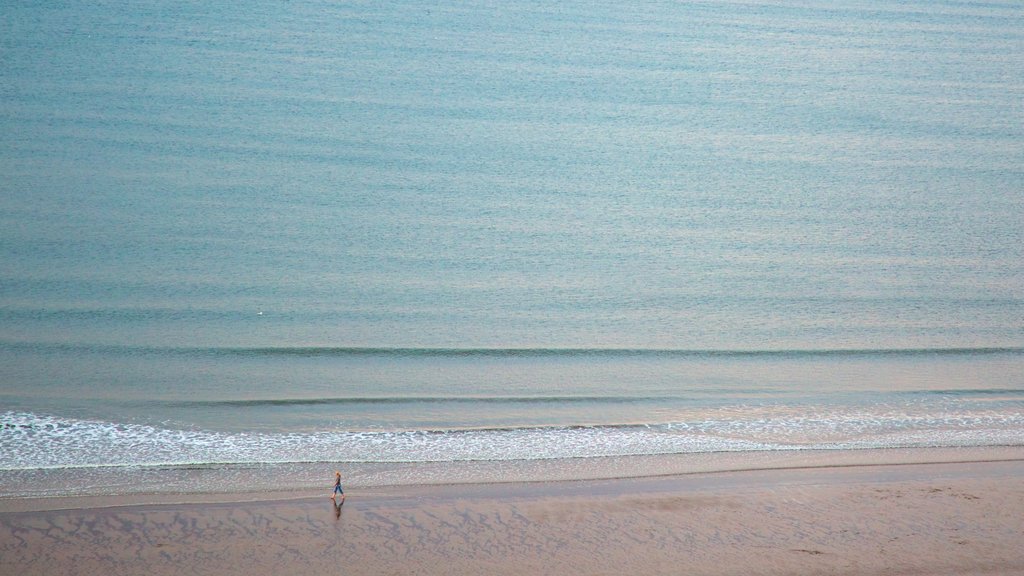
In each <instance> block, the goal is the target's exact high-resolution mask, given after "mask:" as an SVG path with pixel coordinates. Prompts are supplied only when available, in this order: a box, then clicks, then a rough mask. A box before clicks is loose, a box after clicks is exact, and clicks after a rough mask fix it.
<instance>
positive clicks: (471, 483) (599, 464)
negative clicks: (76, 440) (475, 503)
mask: <svg viewBox="0 0 1024 576" xmlns="http://www.w3.org/2000/svg"><path fill="white" fill-rule="evenodd" d="M1008 461H1024V446H997V447H956V448H947V447H943V448H891V449H878V448H872V449H864V450H798V451H792V452H777V451H754V452H721V453H700V454H669V455H645V456H619V457H600V458H581V459H574V460H537V461H525V462H523V461H519V462H517V461H512V462H508V461H499V462H489V463H476V462H474V463H412V464H393V465H388V464H381V465H380V466H381V467H382V468H385V469H386V468H387V467H389V466H391V467H395V468H398V467H401V468H414V469H417V470H419V472H420V476H421V477H423V478H426V479H427V481H422V482H396V483H392V484H385V483H360V482H359V481H353V480H352V477H351V475H350V474H349V473H348V472H347V470H346V473H345V474H344V475H343V476H344V478H345V481H344V484H345V486H346V490H349V491H352V490H356V491H358V492H360V493H363V494H374V495H381V496H383V495H400V494H402V493H406V492H409V493H415V492H417V491H422V490H431V489H443V488H444V487H447V486H455V487H461V488H460V489H464V488H466V487H478V486H491V485H495V486H509V485H518V484H524V485H528V486H536V487H543V486H545V485H551V484H558V483H565V484H571V483H574V482H588V481H630V480H644V479H651V478H670V477H675V476H690V475H699V474H726V473H740V472H758V471H773V470H815V469H833V468H835V469H838V468H862V467H873V466H907V465H929V464H974V463H977V464H980V463H989V462H1008ZM467 464H468V465H470V466H474V467H476V468H477V470H476V474H475V477H474V476H473V475H470V476H469V479H468V480H463V481H444V480H441V481H429V480H430V478H431V470H433V469H444V468H450V467H453V466H460V465H461V466H466V465H467ZM346 466H347V465H346V464H344V463H326V464H317V465H310V467H313V468H316V469H318V470H319V469H322V470H324V471H325V472H324V475H325V477H327V475H329V474H330V471H329V470H328V469H330V470H334V469H335V468H336V467H341V468H342V469H343V470H345V469H346ZM190 472H191V471H190ZM68 473H74V471H69V472H68ZM211 473H212V472H211ZM499 475H500V476H501V477H502V478H503V479H500V480H479V479H478V478H481V477H483V478H494V477H497V476H499ZM380 476H381V474H378V477H380ZM438 477H441V478H443V476H440V475H438ZM325 482H326V481H325ZM538 489H542V488H538ZM324 490H327V489H326V488H322V489H321V488H317V487H309V486H301V487H288V488H282V487H281V484H280V483H278V484H275V485H272V486H271V487H269V488H267V489H260V490H248V491H201V492H166V493H160V492H139V493H123V494H117V495H103V494H92V495H74V494H72V495H67V496H48V497H4V498H0V514H2V513H5V512H29V511H48V510H73V509H94V508H114V507H125V506H138V505H149V504H156V505H159V504H166V505H172V504H173V505H187V504H199V503H205V504H212V503H242V502H263V501H278V500H279V501H287V500H301V499H304V498H315V497H317V496H318V495H319V494H320V493H321V492H323V491H324Z"/></svg>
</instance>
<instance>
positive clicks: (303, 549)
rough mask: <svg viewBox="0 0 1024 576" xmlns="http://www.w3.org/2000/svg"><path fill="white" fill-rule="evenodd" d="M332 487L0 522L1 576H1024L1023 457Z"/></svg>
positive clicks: (6, 517)
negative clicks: (339, 497)
mask: <svg viewBox="0 0 1024 576" xmlns="http://www.w3.org/2000/svg"><path fill="white" fill-rule="evenodd" d="M328 494H329V492H328V491H327V490H326V489H325V491H324V493H323V494H322V495H320V496H318V497H301V498H294V499H277V500H260V501H239V502H193V503H185V504H146V505H130V506H111V507H102V508H83V509H67V510H43V511H8V512H3V513H0V573H2V574H24V575H26V576H27V575H33V574H69V575H71V574H83V575H100V574H155V575H160V574H186V573H202V574H245V575H251V576H261V575H268V576H269V575H275V576H276V575H279V574H294V573H298V574H313V573H316V574H346V575H361V574H456V575H460V574H466V575H469V574H481V573H486V574H491V575H502V574H628V573H633V574H985V573H991V574H1024V545H1022V543H1024V460H1019V459H1018V460H1007V461H1001V462H965V463H941V464H908V465H869V466H843V467H829V466H826V467H817V468H791V469H781V470H752V471H738V472H722V473H700V474H688V475H677V476H666V477H657V478H641V479H622V480H600V481H575V482H550V483H532V484H531V483H517V484H490V485H468V486H440V487H400V488H391V489H375V490H372V491H369V490H367V491H358V492H357V491H354V490H350V494H349V496H348V498H347V501H346V502H345V504H344V505H343V506H341V507H340V508H336V507H335V506H334V505H333V504H332V501H331V500H330V499H329V498H328ZM239 499H241V498H239ZM115 503H116V502H115Z"/></svg>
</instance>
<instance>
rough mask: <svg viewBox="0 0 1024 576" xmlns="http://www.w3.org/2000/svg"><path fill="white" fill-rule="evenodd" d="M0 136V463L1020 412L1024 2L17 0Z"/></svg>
mask: <svg viewBox="0 0 1024 576" xmlns="http://www.w3.org/2000/svg"><path fill="white" fill-rule="evenodd" d="M0 174H2V175H3V176H2V177H0V498H15V497H27V496H79V495H105V494H123V493H142V494H148V493H166V492H171V493H198V492H225V491H226V492H231V491H250V490H256V491H259V490H290V489H308V488H311V487H314V486H320V485H321V484H322V485H323V486H326V487H327V488H328V489H329V487H330V484H331V483H332V481H333V473H334V470H336V469H338V470H342V472H343V475H344V476H345V479H346V482H347V484H348V485H349V486H355V487H360V486H363V487H373V486H384V485H390V484H416V483H438V482H441V483H444V482H464V481H484V482H495V481H503V480H508V479H517V480H546V479H552V478H560V477H563V476H571V477H579V476H587V477H598V476H601V475H605V476H616V475H631V474H643V473H646V472H647V471H648V470H649V469H648V468H647V467H646V466H647V465H646V464H645V462H647V460H645V459H650V458H658V457H665V456H670V457H671V456H693V457H695V458H703V457H706V456H708V457H709V456H712V455H720V454H728V455H732V456H733V457H735V458H745V457H748V456H749V457H750V458H752V459H754V458H757V457H759V456H763V455H765V454H776V453H787V454H788V453H812V452H815V451H836V452H842V453H853V452H855V451H869V450H871V449H898V448H936V449H951V448H960V447H977V446H986V447H993V446H1022V445H1024V6H1022V5H1021V4H1020V3H1018V2H1014V1H1006V2H1001V1H998V0H996V1H988V2H973V1H948V2H947V1H917V2H915V1H906V2H894V1H883V0H879V1H871V0H862V1H853V0H851V1H838V2H833V1H823V0H822V1H818V0H802V1H792V2H775V1H759V0H750V1H744V2H738V1H736V2H734V1H729V0H723V1H711V2H686V1H683V2H639V3H632V4H629V5H627V6H623V5H622V3H599V2H577V1H575V0H569V1H565V2H559V3H536V2H518V1H514V2H488V1H486V0H471V1H469V2H461V3H457V4H447V3H431V2H409V1H403V0H399V1H395V2H388V3H379V2H327V1H321V0H309V1H302V2H283V1H264V0H257V1H254V2H250V3H247V5H246V7H245V9H241V8H240V7H239V6H238V5H237V4H235V3H226V2H175V3H168V2H146V1H140V2H133V3H130V4H129V5H124V4H123V3H112V2H90V3H85V2H76V1H71V2H64V3H54V2H31V1H22V2H11V3H7V4H5V5H4V6H3V7H0Z"/></svg>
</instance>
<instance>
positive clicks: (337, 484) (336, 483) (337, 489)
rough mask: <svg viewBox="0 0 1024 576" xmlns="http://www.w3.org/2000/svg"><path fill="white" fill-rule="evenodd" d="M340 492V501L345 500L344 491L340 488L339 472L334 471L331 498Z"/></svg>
mask: <svg viewBox="0 0 1024 576" xmlns="http://www.w3.org/2000/svg"><path fill="white" fill-rule="evenodd" d="M339 493H340V494H341V501H342V502H344V501H345V491H344V490H342V489H341V472H340V471H339V472H335V473H334V493H333V494H331V500H334V499H335V497H337V495H338V494H339Z"/></svg>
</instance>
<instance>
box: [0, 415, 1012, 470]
mask: <svg viewBox="0 0 1024 576" xmlns="http://www.w3.org/2000/svg"><path fill="white" fill-rule="evenodd" d="M1022 430H1024V414H1021V413H1017V412H1007V413H996V412H981V413H957V414H933V415H917V416H908V415H905V414H898V413H888V414H887V413H868V412H849V413H844V412H840V411H837V412H835V413H832V414H818V415H814V416H788V417H784V418H783V417H775V418H747V419H708V420H702V421H693V422H675V423H665V424H658V425H647V426H634V425H630V426H594V427H585V426H584V427H555V428H543V427H528V428H503V429H487V430H453V431H380V432H350V431H343V430H339V431H328V432H322V433H224V432H215V431H208V430H183V429H171V428H161V427H157V426H151V425H145V424H132V423H114V422H103V421H96V420H80V419H72V418H62V417H57V416H51V415H40V414H33V413H26V412H6V413H3V414H2V415H0V448H2V451H0V454H2V457H0V470H33V469H54V468H95V467H139V466H143V467H152V466H188V465H195V466H217V465H243V464H286V463H304V462H353V463H354V462H378V463H387V462H393V463H398V462H457V461H501V460H540V459H554V458H588V457H602V456H631V455H650V454H685V453H707V452H728V451H763V450H802V449H861V448H889V447H930V446H992V445H1024V432H1022Z"/></svg>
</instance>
